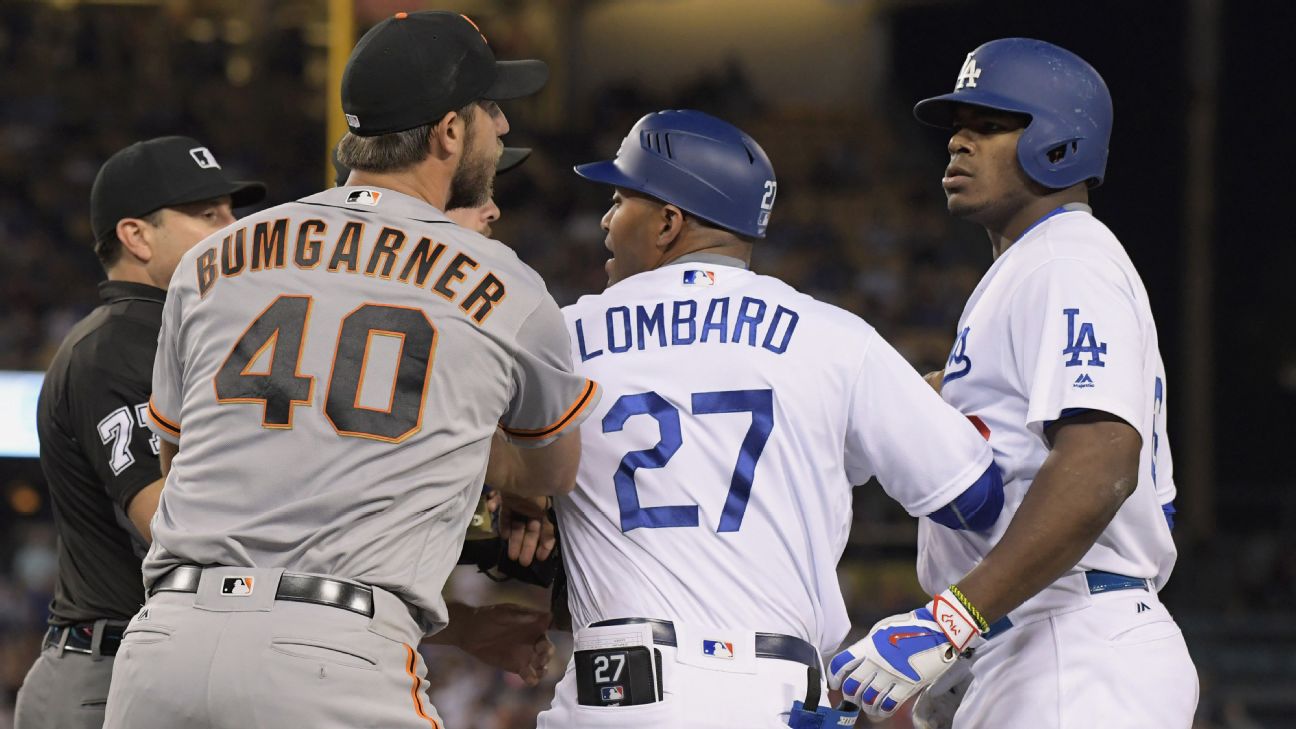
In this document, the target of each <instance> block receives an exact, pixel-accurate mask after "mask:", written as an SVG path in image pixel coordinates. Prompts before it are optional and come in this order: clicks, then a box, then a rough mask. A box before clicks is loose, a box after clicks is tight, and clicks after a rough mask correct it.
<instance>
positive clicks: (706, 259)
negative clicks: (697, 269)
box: [666, 251, 748, 269]
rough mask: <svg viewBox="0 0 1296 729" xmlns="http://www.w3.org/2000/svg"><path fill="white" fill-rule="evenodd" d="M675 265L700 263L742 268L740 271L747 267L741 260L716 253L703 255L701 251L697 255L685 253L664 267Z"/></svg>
mask: <svg viewBox="0 0 1296 729" xmlns="http://www.w3.org/2000/svg"><path fill="white" fill-rule="evenodd" d="M677 263H702V264H706V265H711V266H731V267H733V268H742V269H746V268H747V267H748V266H747V264H746V263H745V262H744V261H743V260H742V259H741V258H734V257H733V256H721V255H718V254H716V253H704V252H701V251H699V252H697V253H686V254H685V255H682V256H680V257H679V258H676V259H675V260H673V261H671V262H670V263H668V264H666V265H667V266H674V265H675V264H677Z"/></svg>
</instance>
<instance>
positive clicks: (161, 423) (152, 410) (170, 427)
mask: <svg viewBox="0 0 1296 729" xmlns="http://www.w3.org/2000/svg"><path fill="white" fill-rule="evenodd" d="M148 414H149V420H152V421H153V424H154V425H156V426H157V427H159V428H161V429H162V430H164V431H166V432H167V433H169V434H171V435H174V436H175V437H177V438H179V437H180V424H179V423H173V422H171V421H170V420H167V419H166V418H164V417H162V413H160V412H158V409H157V406H156V405H154V404H153V398H151V397H150V398H149V402H148Z"/></svg>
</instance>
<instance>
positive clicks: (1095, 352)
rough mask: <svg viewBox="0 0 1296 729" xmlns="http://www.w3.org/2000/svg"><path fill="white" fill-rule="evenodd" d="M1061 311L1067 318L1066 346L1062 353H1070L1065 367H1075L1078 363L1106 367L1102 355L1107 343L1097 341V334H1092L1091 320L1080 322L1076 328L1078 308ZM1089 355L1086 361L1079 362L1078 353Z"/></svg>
mask: <svg viewBox="0 0 1296 729" xmlns="http://www.w3.org/2000/svg"><path fill="white" fill-rule="evenodd" d="M1062 313H1063V314H1065V315H1066V318H1067V346H1066V349H1064V350H1062V354H1069V355H1071V359H1068V360H1067V361H1066V366H1067V367H1077V366H1080V365H1093V366H1094V367H1106V366H1107V363H1106V362H1103V361H1102V355H1104V354H1107V343H1106V342H1099V341H1098V336H1097V335H1096V334H1094V325H1093V324H1092V323H1091V322H1087V321H1085V322H1080V329H1079V330H1077V329H1076V317H1077V316H1079V315H1080V310H1079V309H1063V310H1062ZM1082 354H1087V355H1089V361H1088V362H1081V361H1080V355H1082Z"/></svg>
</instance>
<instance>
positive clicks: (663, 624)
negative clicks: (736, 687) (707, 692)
mask: <svg viewBox="0 0 1296 729" xmlns="http://www.w3.org/2000/svg"><path fill="white" fill-rule="evenodd" d="M645 624H646V625H650V626H652V634H653V642H654V643H656V644H658V645H669V646H675V647H678V646H679V644H678V643H677V642H676V639H675V626H674V624H672V623H671V622H670V621H669V620H654V619H653V618H616V619H614V620H600V621H599V622H597V623H593V624H591V625H590V627H591V628H601V627H603V626H606V625H645ZM756 657H757V658H777V659H779V660H784V661H796V662H797V663H800V664H802V665H805V666H809V667H811V668H813V669H815V670H816V671H817V670H818V669H819V649H818V648H815V647H814V646H812V645H810V644H809V643H808V642H806V641H804V640H801V639H800V638H796V637H794V636H791V635H780V634H778V633H757V634H756Z"/></svg>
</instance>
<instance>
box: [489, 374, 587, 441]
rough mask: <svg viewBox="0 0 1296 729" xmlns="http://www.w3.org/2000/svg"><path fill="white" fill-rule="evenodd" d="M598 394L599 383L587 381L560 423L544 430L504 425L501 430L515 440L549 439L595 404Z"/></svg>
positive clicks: (548, 426)
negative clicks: (595, 396)
mask: <svg viewBox="0 0 1296 729" xmlns="http://www.w3.org/2000/svg"><path fill="white" fill-rule="evenodd" d="M597 392H598V383H597V382H595V381H594V380H590V379H586V380H585V389H584V390H582V391H581V394H580V397H578V398H576V402H574V403H572V406H571V407H569V408H567V412H565V413H563V415H562V417H561V418H558V421H557V422H555V423H554V424H552V425H547V426H545V427H543V428H536V429H535V430H525V429H521V428H510V427H508V426H506V425H502V424H501V425H500V428H502V429H503V430H504V432H505V433H507V434H509V435H510V436H512V437H514V438H527V439H531V440H535V439H539V438H547V437H548V436H550V435H553V434H554V433H557V432H558V431H560V430H562V429H563V428H565V427H567V424H568V423H570V422H571V421H572V419H573V418H575V417H576V416H578V415H580V414H581V413H582V412H584V411H585V408H586V407H588V406H589V404H590V403H592V402H594V394H595V393H597Z"/></svg>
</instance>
